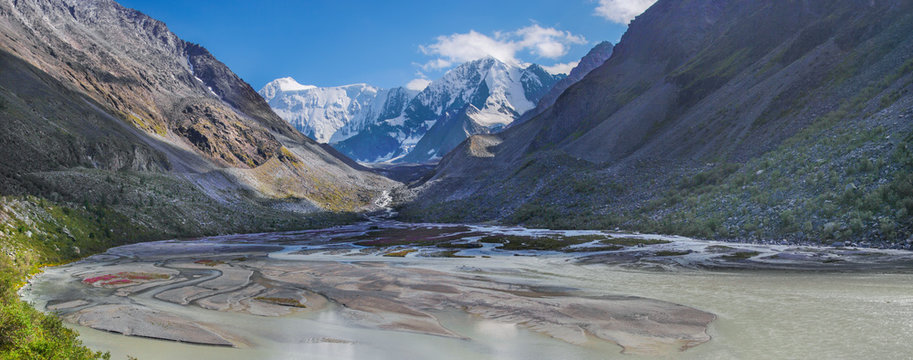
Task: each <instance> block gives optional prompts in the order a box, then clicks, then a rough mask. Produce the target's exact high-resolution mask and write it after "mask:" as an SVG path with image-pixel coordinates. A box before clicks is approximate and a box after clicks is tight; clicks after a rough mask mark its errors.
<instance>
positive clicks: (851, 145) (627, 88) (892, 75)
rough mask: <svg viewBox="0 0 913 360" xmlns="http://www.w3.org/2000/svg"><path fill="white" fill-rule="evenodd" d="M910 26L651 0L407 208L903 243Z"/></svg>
mask: <svg viewBox="0 0 913 360" xmlns="http://www.w3.org/2000/svg"><path fill="white" fill-rule="evenodd" d="M911 30H913V15H911V4H910V2H908V1H885V2H865V1H849V0H847V1H834V2H826V3H825V2H814V1H789V2H782V3H777V4H773V3H769V2H764V1H742V2H716V1H686V2H681V1H663V0H661V1H659V2H657V3H656V4H655V5H654V6H653V7H651V8H650V9H649V10H647V11H646V12H645V13H644V14H643V15H641V16H639V17H638V18H636V19H635V20H634V21H633V22H632V24H631V26H630V28H629V30H628V31H627V33H626V34H625V35H624V36H623V37H622V40H621V41H620V42H619V44H618V45H617V46H616V47H615V48H614V52H613V54H612V56H611V58H609V59H608V60H607V61H606V62H605V63H604V64H603V65H602V66H600V67H598V68H596V69H595V70H593V71H591V72H590V73H589V74H588V75H587V76H586V77H584V78H583V79H582V80H581V81H579V82H578V83H576V84H574V85H572V86H571V87H570V88H568V89H567V90H566V91H565V92H564V93H563V94H562V95H561V96H560V97H558V99H557V100H556V102H555V104H554V105H553V106H551V107H549V108H548V109H546V110H545V111H543V112H542V113H541V114H539V115H538V116H535V117H533V118H532V119H530V120H529V121H527V122H526V123H523V124H521V125H517V126H514V127H511V128H510V129H507V130H506V131H505V132H503V133H501V134H498V139H497V141H493V142H492V141H487V143H491V144H496V145H491V146H488V147H486V149H485V150H486V151H484V153H485V154H487V155H486V156H485V157H477V156H473V154H477V153H479V152H478V151H471V150H472V144H473V142H472V141H468V142H464V143H463V144H461V145H460V147H458V148H457V149H456V150H454V151H453V152H451V153H450V154H448V155H447V156H446V157H445V158H444V159H443V160H442V162H441V164H440V165H439V167H438V169H437V173H436V175H435V177H434V178H433V179H431V181H429V182H427V183H425V184H424V185H423V186H422V187H421V188H420V189H419V190H420V196H419V198H418V201H417V202H416V203H415V204H413V205H411V206H407V207H406V208H405V209H404V210H405V212H404V213H405V214H406V215H407V216H416V218H425V219H435V218H437V219H459V220H467V219H469V218H472V219H474V220H492V219H501V220H503V221H511V222H527V223H538V224H544V225H552V226H579V227H607V226H612V227H614V226H624V227H632V228H642V229H650V230H654V231H665V232H677V233H688V234H692V235H702V236H720V237H738V238H781V237H786V238H792V239H809V240H828V241H829V239H847V238H854V239H868V240H870V241H887V242H892V241H895V240H897V239H902V238H904V237H905V236H907V235H908V234H910V232H911V231H913V230H911V226H913V221H911V218H910V215H909V214H910V211H913V192H911V191H907V190H905V189H907V188H909V184H908V183H909V182H910V181H911V180H913V179H910V178H909V177H908V176H907V175H906V173H907V172H908V171H909V170H910V169H909V163H908V162H906V161H901V160H899V159H902V158H903V154H905V151H907V150H905V149H907V147H908V145H909V144H908V143H909V142H910V139H909V138H910V123H909V122H908V121H905V120H903V119H906V116H909V115H907V113H909V112H910V110H909V109H910V103H911V101H913V98H911V94H910V87H911V79H913V74H911V72H913V65H911V64H910V60H909V59H910V58H911V55H913V50H911V49H913V39H911V38H910V37H909V36H906V35H904V34H909V33H910V31H911ZM486 139H487V140H491V139H488V138H486ZM859 163H862V165H859ZM866 164H869V165H866ZM860 167H861V169H864V170H859V169H860ZM847 189H850V190H847ZM862 189H864V190H862ZM875 193H877V194H880V195H872V194H875ZM888 194H890V196H889V195H888ZM885 196H889V197H891V198H892V199H887V198H885ZM879 197H880V198H879ZM879 199H880V200H879ZM896 199H908V200H909V201H908V200H896ZM905 201H907V202H909V204H908V205H911V206H907V205H904V204H905V203H904V202H905ZM471 206H477V207H475V208H474V211H464V210H465V209H468V208H470V207H471ZM461 209H462V210H463V211H461ZM901 210H902V211H901ZM420 214H421V215H420ZM452 214H464V215H463V216H462V217H454V216H450V215H452Z"/></svg>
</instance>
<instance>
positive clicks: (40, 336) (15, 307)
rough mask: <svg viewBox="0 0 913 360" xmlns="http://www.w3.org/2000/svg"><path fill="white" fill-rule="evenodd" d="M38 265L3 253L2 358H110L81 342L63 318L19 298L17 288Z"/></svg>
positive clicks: (0, 288) (0, 299)
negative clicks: (42, 310) (23, 261)
mask: <svg viewBox="0 0 913 360" xmlns="http://www.w3.org/2000/svg"><path fill="white" fill-rule="evenodd" d="M33 271H36V267H35V265H27V264H25V263H22V262H12V261H10V260H9V259H7V258H6V257H2V256H0V292H2V293H0V358H2V359H10V360H13V359H23V360H30V359H62V360H63V359H67V360H69V359H73V360H79V359H110V355H108V354H102V353H98V352H93V351H91V350H89V349H87V348H86V347H84V346H83V345H82V343H81V342H80V341H79V339H77V334H76V332H75V331H73V330H70V329H67V328H66V327H64V326H63V324H62V323H61V322H60V319H58V318H57V317H55V316H53V315H45V314H43V313H41V312H39V311H37V310H35V309H34V308H32V307H31V306H29V305H28V304H26V303H24V302H22V301H21V300H19V297H18V296H17V294H16V289H17V288H18V287H19V285H21V283H22V281H23V280H24V279H25V278H26V276H27V275H28V273H29V272H33Z"/></svg>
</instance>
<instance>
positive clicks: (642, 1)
mask: <svg viewBox="0 0 913 360" xmlns="http://www.w3.org/2000/svg"><path fill="white" fill-rule="evenodd" d="M655 2H656V0H599V6H597V7H596V15H598V16H601V17H604V18H606V19H607V20H609V21H611V22H615V23H619V24H622V25H627V24H628V23H630V22H631V20H634V17H635V16H637V15H640V14H642V13H643V12H644V11H645V10H647V8H649V7H650V6H651V5H653V3H655Z"/></svg>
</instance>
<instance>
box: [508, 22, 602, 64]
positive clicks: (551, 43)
mask: <svg viewBox="0 0 913 360" xmlns="http://www.w3.org/2000/svg"><path fill="white" fill-rule="evenodd" d="M514 34H515V35H516V36H518V37H520V38H521V40H520V41H519V43H518V44H519V46H520V47H521V48H525V49H529V52H530V53H531V54H534V55H538V56H540V57H544V58H549V59H557V58H559V57H562V56H564V55H565V54H567V51H568V47H569V45H572V44H586V39H584V38H583V36H577V35H574V34H571V33H570V32H568V31H561V30H558V29H555V28H543V27H541V26H539V25H538V24H533V25H530V26H527V27H525V28H522V29H520V30H517V31H515V32H514Z"/></svg>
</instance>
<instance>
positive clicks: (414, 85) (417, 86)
mask: <svg viewBox="0 0 913 360" xmlns="http://www.w3.org/2000/svg"><path fill="white" fill-rule="evenodd" d="M428 84H431V80H428V79H412V81H410V82H408V83H407V84H406V89H409V90H414V91H422V90H425V88H426V87H428Z"/></svg>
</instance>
